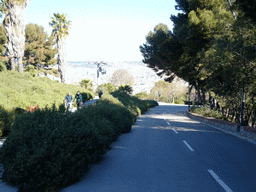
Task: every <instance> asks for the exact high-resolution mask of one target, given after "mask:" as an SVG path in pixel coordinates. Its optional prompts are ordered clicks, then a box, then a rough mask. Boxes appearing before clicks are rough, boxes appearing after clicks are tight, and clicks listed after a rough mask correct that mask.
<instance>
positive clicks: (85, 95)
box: [80, 90, 95, 102]
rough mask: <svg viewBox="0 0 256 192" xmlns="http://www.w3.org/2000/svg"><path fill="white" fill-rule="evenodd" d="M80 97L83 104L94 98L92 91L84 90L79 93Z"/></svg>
mask: <svg viewBox="0 0 256 192" xmlns="http://www.w3.org/2000/svg"><path fill="white" fill-rule="evenodd" d="M80 94H81V95H82V99H83V102H85V101H89V100H91V99H93V98H94V97H95V94H94V93H93V92H92V91H89V90H85V91H83V92H80Z"/></svg>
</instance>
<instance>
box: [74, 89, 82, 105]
mask: <svg viewBox="0 0 256 192" xmlns="http://www.w3.org/2000/svg"><path fill="white" fill-rule="evenodd" d="M75 100H76V104H77V107H79V108H80V107H82V105H83V100H82V95H81V94H80V92H79V91H77V93H76V95H75V98H74V101H73V102H75Z"/></svg>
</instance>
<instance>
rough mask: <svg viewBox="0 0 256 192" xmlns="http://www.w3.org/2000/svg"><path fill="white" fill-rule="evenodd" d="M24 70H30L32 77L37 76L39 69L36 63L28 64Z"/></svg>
mask: <svg viewBox="0 0 256 192" xmlns="http://www.w3.org/2000/svg"><path fill="white" fill-rule="evenodd" d="M24 71H25V72H28V73H29V74H30V75H31V76H32V77H35V76H36V74H37V71H36V69H35V66H34V65H27V66H26V68H25V70H24Z"/></svg>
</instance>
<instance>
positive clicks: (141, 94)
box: [134, 91, 148, 99]
mask: <svg viewBox="0 0 256 192" xmlns="http://www.w3.org/2000/svg"><path fill="white" fill-rule="evenodd" d="M134 96H135V97H138V98H139V99H143V98H146V97H148V94H147V92H146V91H144V92H140V93H137V94H135V95H134Z"/></svg>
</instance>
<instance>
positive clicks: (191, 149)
mask: <svg viewBox="0 0 256 192" xmlns="http://www.w3.org/2000/svg"><path fill="white" fill-rule="evenodd" d="M183 142H184V143H185V145H187V147H188V148H189V149H190V151H194V149H193V148H192V147H191V146H190V145H189V144H188V143H187V141H184V140H183Z"/></svg>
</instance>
